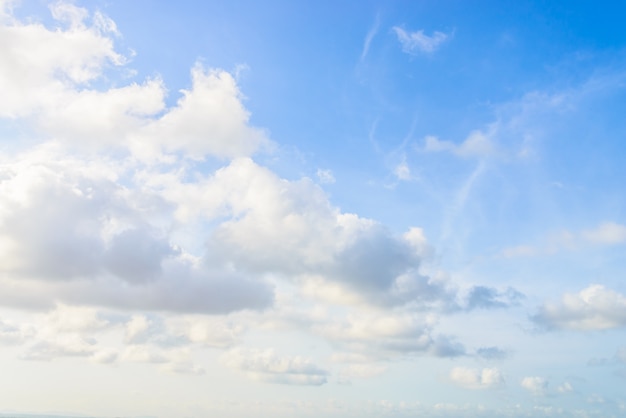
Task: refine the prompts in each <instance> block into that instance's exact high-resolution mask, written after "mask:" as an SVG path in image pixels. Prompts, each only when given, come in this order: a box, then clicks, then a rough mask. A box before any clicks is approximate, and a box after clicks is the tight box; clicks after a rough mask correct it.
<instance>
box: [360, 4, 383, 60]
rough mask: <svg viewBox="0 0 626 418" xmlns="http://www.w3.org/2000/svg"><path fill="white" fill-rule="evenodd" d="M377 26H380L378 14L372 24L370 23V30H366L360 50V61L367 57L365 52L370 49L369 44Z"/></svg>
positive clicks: (377, 28)
mask: <svg viewBox="0 0 626 418" xmlns="http://www.w3.org/2000/svg"><path fill="white" fill-rule="evenodd" d="M379 28H380V15H379V14H377V15H376V19H375V20H374V24H373V25H372V27H371V28H370V30H368V31H367V35H365V40H364V41H363V49H362V50H361V58H360V61H363V60H364V59H365V57H367V54H368V53H369V50H370V45H371V44H372V40H373V39H374V37H375V36H376V34H377V33H378V30H379Z"/></svg>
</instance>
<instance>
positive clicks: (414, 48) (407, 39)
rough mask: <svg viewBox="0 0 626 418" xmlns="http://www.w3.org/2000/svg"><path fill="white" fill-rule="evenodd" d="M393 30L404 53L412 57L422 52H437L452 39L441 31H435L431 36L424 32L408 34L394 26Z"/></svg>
mask: <svg viewBox="0 0 626 418" xmlns="http://www.w3.org/2000/svg"><path fill="white" fill-rule="evenodd" d="M392 30H393V31H394V32H395V33H396V36H397V37H398V41H400V44H401V45H402V51H404V52H406V53H407V54H411V55H415V54H417V53H420V52H423V53H432V52H435V51H436V50H437V49H438V48H439V46H440V45H441V44H442V43H443V42H444V41H446V40H447V39H448V38H449V37H450V35H449V34H446V33H443V32H439V31H435V32H434V33H433V34H432V35H431V36H428V35H426V34H424V31H423V30H418V31H415V32H407V31H406V30H404V29H403V28H401V27H399V26H394V27H393V28H392Z"/></svg>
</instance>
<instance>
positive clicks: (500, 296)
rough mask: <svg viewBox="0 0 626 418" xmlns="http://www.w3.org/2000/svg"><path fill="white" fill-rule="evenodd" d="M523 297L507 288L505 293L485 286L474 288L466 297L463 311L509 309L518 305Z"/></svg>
mask: <svg viewBox="0 0 626 418" xmlns="http://www.w3.org/2000/svg"><path fill="white" fill-rule="evenodd" d="M524 297H525V296H524V295H523V294H522V293H520V292H519V291H517V290H515V289H513V288H511V287H509V288H507V289H506V290H505V291H499V290H498V289H495V288H492V287H486V286H474V287H472V288H471V289H470V291H469V293H468V295H467V301H466V305H465V309H467V310H472V309H497V308H509V307H511V306H515V305H518V304H519V301H520V300H521V299H523V298H524Z"/></svg>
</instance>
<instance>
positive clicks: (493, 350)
mask: <svg viewBox="0 0 626 418" xmlns="http://www.w3.org/2000/svg"><path fill="white" fill-rule="evenodd" d="M476 355H477V356H478V357H480V358H482V359H485V360H504V359H505V358H507V356H508V352H507V351H506V350H503V349H501V348H498V347H480V348H479V349H477V350H476Z"/></svg>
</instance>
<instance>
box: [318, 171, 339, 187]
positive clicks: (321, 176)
mask: <svg viewBox="0 0 626 418" xmlns="http://www.w3.org/2000/svg"><path fill="white" fill-rule="evenodd" d="M315 174H316V175H317V179H318V180H319V181H320V183H323V184H332V183H334V182H335V176H333V172H332V171H331V170H322V169H321V168H318V169H317V172H316V173H315Z"/></svg>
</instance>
